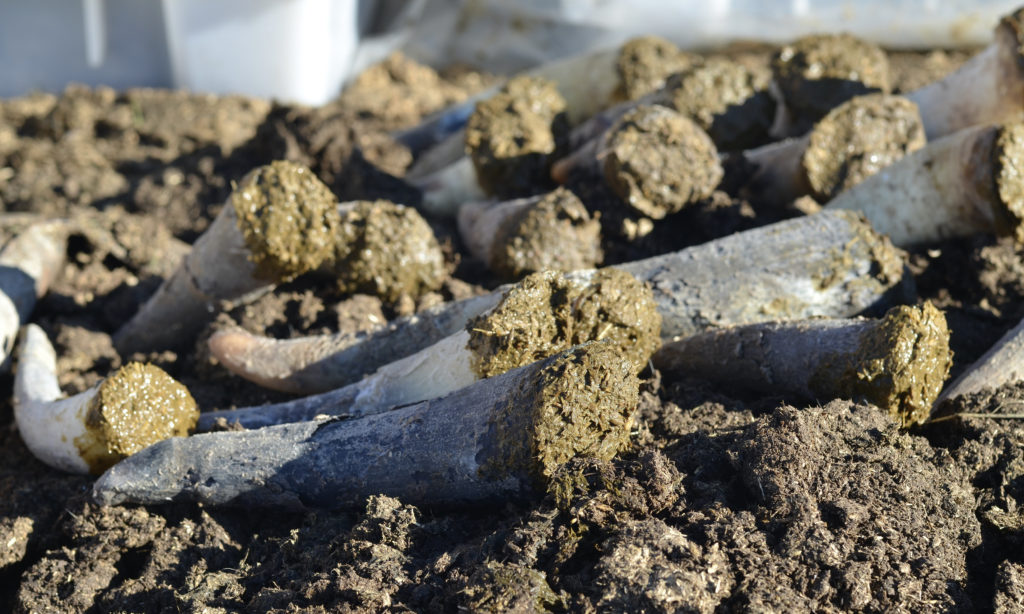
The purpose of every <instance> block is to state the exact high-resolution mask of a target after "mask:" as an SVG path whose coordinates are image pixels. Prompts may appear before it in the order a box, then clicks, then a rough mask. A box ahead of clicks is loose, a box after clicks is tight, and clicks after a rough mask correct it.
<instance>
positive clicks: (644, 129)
mask: <svg viewBox="0 0 1024 614" xmlns="http://www.w3.org/2000/svg"><path fill="white" fill-rule="evenodd" d="M602 150H603V151H602V152H601V153H600V154H599V156H600V157H599V160H600V162H601V164H602V166H603V169H604V177H605V180H606V181H607V183H608V186H609V187H610V188H611V189H612V191H613V192H615V194H616V195H617V196H618V197H619V198H621V199H622V201H623V202H625V203H626V204H627V205H628V206H629V207H631V208H632V209H634V210H635V211H637V212H638V213H640V214H641V215H645V216H647V217H649V218H652V219H655V220H660V219H662V218H664V217H665V216H666V215H669V214H671V213H676V212H677V211H679V210H681V209H683V208H684V207H686V206H687V205H691V204H693V203H695V202H697V201H700V200H703V199H705V198H708V197H709V196H711V193H712V192H713V191H714V189H715V186H717V185H718V182H719V181H721V180H722V176H723V175H724V172H723V170H722V165H721V164H720V163H719V161H718V150H717V149H715V144H714V143H713V142H712V141H711V139H710V138H709V137H708V135H707V133H705V132H704V131H703V130H701V129H700V127H699V126H698V125H697V124H695V123H694V122H693V121H692V120H690V119H687V118H686V117H685V116H684V115H682V114H680V113H677V112H675V111H672V110H670V109H666V108H665V107H661V106H641V107H638V108H637V109H635V110H633V111H630V112H629V113H627V114H626V115H625V116H623V117H622V119H620V120H619V121H618V122H617V123H616V124H615V126H613V127H612V129H611V131H610V132H609V134H608V135H607V136H606V137H605V142H604V143H603V145H602Z"/></svg>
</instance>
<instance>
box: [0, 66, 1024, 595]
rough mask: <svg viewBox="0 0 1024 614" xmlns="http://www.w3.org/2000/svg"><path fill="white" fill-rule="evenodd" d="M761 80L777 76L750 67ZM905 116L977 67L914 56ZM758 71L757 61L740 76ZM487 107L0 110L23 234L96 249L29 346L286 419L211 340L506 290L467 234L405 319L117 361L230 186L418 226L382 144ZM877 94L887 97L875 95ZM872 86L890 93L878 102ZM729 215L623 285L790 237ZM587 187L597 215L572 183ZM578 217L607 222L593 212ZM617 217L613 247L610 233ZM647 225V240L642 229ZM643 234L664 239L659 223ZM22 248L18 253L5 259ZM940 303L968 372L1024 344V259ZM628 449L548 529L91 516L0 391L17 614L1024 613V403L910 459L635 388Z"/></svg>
mask: <svg viewBox="0 0 1024 614" xmlns="http://www.w3.org/2000/svg"><path fill="white" fill-rule="evenodd" d="M744 53H745V55H744V54H741V55H738V56H735V57H737V58H740V59H742V61H743V62H744V63H747V62H756V63H758V64H759V65H760V66H761V67H762V68H763V67H765V66H767V64H768V61H769V55H768V54H767V53H763V52H757V53H754V52H744ZM889 57H890V60H891V66H892V69H891V71H890V73H889V74H890V76H891V77H892V80H893V83H892V85H893V88H894V89H895V90H896V91H905V90H907V89H913V87H916V86H917V85H919V84H920V82H921V81H927V80H931V79H934V78H935V77H937V76H940V75H941V74H943V73H945V72H947V71H949V70H952V69H953V68H955V67H956V66H958V65H959V64H960V63H961V62H962V61H963V60H964V59H965V57H966V54H961V53H944V52H934V53H930V54H891V55H890V56H889ZM738 61H739V59H738ZM491 82H493V79H491V78H490V77H487V76H486V75H479V74H476V73H472V72H467V71H457V72H451V73H446V74H442V75H438V74H436V73H434V72H433V71H431V70H429V69H425V68H423V67H420V66H416V65H414V64H412V63H410V62H408V61H406V60H404V59H402V58H400V57H392V58H390V59H388V60H387V61H386V62H385V63H384V64H382V65H381V66H378V67H375V68H373V69H371V70H370V71H369V72H368V73H366V74H365V75H363V76H362V77H361V78H359V79H358V80H356V82H355V83H354V84H353V85H352V87H351V88H350V89H349V90H348V91H346V92H345V93H344V94H343V95H342V96H340V97H339V98H338V99H337V100H336V101H334V102H332V103H330V104H328V105H326V106H325V107H322V108H319V109H310V108H305V107H301V106H290V105H282V104H270V103H267V102H263V101H259V100H252V99H245V98H239V97H222V98H214V97H208V96H198V95H190V94H185V93H181V92H163V91H151V90H131V91H126V92H115V91H112V90H107V89H95V90H88V89H83V88H71V89H69V90H67V91H66V92H65V93H63V94H61V95H59V96H51V95H45V94H35V95H31V96H27V97H24V98H18V99H11V100H4V101H0V205H2V209H3V210H4V211H5V212H7V213H14V212H22V213H25V214H29V215H40V216H48V217H69V218H72V219H74V220H76V221H78V222H79V224H78V226H77V229H76V230H75V231H74V233H73V234H72V236H71V238H70V241H69V244H68V262H67V265H66V266H65V268H64V270H63V271H62V272H61V274H60V275H59V277H58V279H57V280H56V282H55V283H54V285H53V287H52V289H51V291H50V293H49V294H48V295H47V296H46V297H44V298H43V299H42V300H41V301H40V303H39V304H38V306H37V308H36V311H35V313H34V315H33V321H35V322H37V323H39V324H40V325H41V326H42V327H43V328H44V329H45V330H46V332H47V333H48V334H49V335H50V337H51V339H52V340H53V341H54V343H55V346H56V349H57V352H58V356H59V357H60V360H59V364H58V366H59V368H60V383H61V385H62V386H63V389H64V390H65V391H66V392H67V393H75V392H79V391H81V390H84V389H86V388H87V387H89V386H91V385H93V384H95V383H97V382H98V381H99V380H100V379H102V378H103V377H105V376H107V375H109V374H110V373H112V372H113V371H114V370H115V369H116V368H118V367H120V366H121V365H122V364H125V363H126V362H128V361H129V360H132V359H144V360H148V361H150V362H152V363H154V364H156V365H157V366H159V367H161V368H162V369H164V370H166V371H167V372H168V373H169V374H170V375H171V376H173V377H175V378H176V379H178V380H180V381H181V382H182V383H184V384H185V385H186V386H188V388H189V390H190V391H191V393H192V395H193V396H194V398H195V400H196V401H197V403H198V404H199V406H200V408H202V409H204V410H208V409H215V408H217V409H222V408H228V407H232V406H243V405H252V404H258V403H262V402H268V401H280V400H284V399H285V398H287V396H286V395H283V394H280V393H273V392H268V391H265V390H263V389H260V388H259V387H257V386H255V385H253V384H249V383H246V382H244V381H242V380H240V379H239V378H236V377H233V376H231V375H229V374H228V373H227V372H226V371H225V370H224V369H223V368H221V367H220V366H219V365H217V364H216V363H215V362H214V361H213V360H212V359H211V358H210V357H209V354H208V352H207V351H206V350H205V338H206V337H207V336H208V335H209V334H210V333H211V332H212V331H213V330H215V329H217V328H219V327H224V326H228V325H240V326H242V327H244V328H246V329H248V330H251V331H254V332H257V333H265V334H269V335H272V336H275V337H294V336H299V335H306V334H316V333H321V332H335V331H339V330H350V331H358V330H366V329H368V328H370V327H373V326H376V325H379V324H380V323H381V322H383V321H384V320H385V319H388V318H393V317H395V316H396V315H399V314H403V313H413V312H415V311H416V310H418V309H422V308H424V307H427V306H430V305H433V304H437V303H438V302H440V301H443V300H451V299H453V298H459V297H464V296H468V295H471V294H474V293H477V292H481V291H483V290H484V289H490V288H492V287H493V286H494V285H496V283H497V279H496V278H495V277H494V276H492V275H491V274H489V273H487V272H486V271H485V270H484V269H483V268H482V266H481V265H480V264H479V263H475V262H472V261H470V259H468V258H466V257H465V256H464V255H463V254H464V250H463V249H462V247H461V244H460V242H459V239H458V238H457V234H456V233H455V229H454V225H453V224H452V223H451V222H448V221H442V220H429V222H430V224H431V227H432V229H433V230H434V232H435V233H436V235H437V237H438V239H439V241H440V244H441V246H442V248H443V251H444V254H445V259H446V266H448V267H449V270H452V271H454V273H453V274H452V276H451V277H450V278H449V279H447V280H446V281H445V282H444V284H443V285H442V286H441V287H440V289H437V290H432V291H427V292H424V293H422V294H420V295H419V296H418V297H415V298H414V297H411V296H409V297H407V298H406V299H404V300H402V301H398V302H397V303H395V304H390V303H388V304H385V303H382V302H381V300H380V299H378V298H375V297H371V296H369V295H360V294H347V293H344V292H342V291H341V290H339V288H338V286H337V283H336V282H335V281H334V280H333V279H331V278H330V276H329V275H325V274H322V273H317V274H307V275H303V276H299V277H297V278H296V279H295V280H293V281H291V282H288V283H286V284H283V285H280V286H278V287H277V288H276V289H275V290H274V291H272V292H270V293H268V294H265V295H263V296H261V297H259V298H258V299H256V300H253V301H251V302H247V303H237V304H225V305H224V306H223V307H224V310H223V312H222V313H221V314H220V315H219V316H218V318H217V320H216V321H215V322H214V323H213V324H211V325H210V326H209V327H207V329H206V331H205V332H204V333H202V334H201V335H199V336H198V338H196V339H195V340H194V343H191V344H189V348H190V349H188V350H184V351H181V352H178V353H175V352H159V353H150V354H148V355H147V354H141V355H136V356H120V355H118V353H117V352H116V351H115V350H114V348H113V346H112V344H111V342H110V335H111V334H112V333H113V332H114V331H115V330H116V329H117V327H118V325H119V324H120V323H122V322H124V321H125V320H126V318H128V317H130V315H131V314H132V313H133V312H134V311H135V310H136V309H137V308H138V306H139V305H140V304H141V303H142V302H143V301H144V300H145V299H146V298H147V297H148V296H149V295H150V294H151V293H152V292H153V291H154V290H155V289H156V287H157V286H158V285H159V283H160V281H161V279H162V277H163V276H166V275H167V274H169V272H170V271H171V270H173V268H174V266H175V265H176V263H177V262H178V259H180V257H181V255H182V253H183V248H184V247H185V246H186V245H187V244H188V243H190V242H192V241H194V240H195V238H196V237H197V236H198V235H199V234H200V233H201V232H202V231H203V230H204V229H205V228H206V227H207V226H208V225H209V223H210V221H211V220H212V219H213V217H214V216H215V215H216V214H217V212H218V210H219V208H220V207H221V206H222V204H223V203H224V200H225V198H226V197H227V195H228V193H229V192H230V189H231V186H232V184H233V183H236V182H238V181H240V180H241V178H242V177H243V176H244V175H245V174H246V173H247V172H248V171H250V170H251V169H252V168H254V167H256V166H258V165H261V164H266V163H269V162H271V161H273V160H278V159H288V160H292V161H296V162H301V163H303V164H305V165H307V166H309V167H310V168H311V169H312V170H313V171H314V172H315V173H316V174H317V175H318V176H319V177H320V178H321V179H322V180H323V181H324V182H325V183H326V184H327V185H328V186H329V187H330V188H331V190H332V192H333V193H334V195H335V196H336V198H337V199H338V200H339V201H345V200H356V199H359V200H374V199H377V198H386V199H389V200H391V201H393V202H395V203H400V204H405V205H416V204H417V201H418V194H417V192H416V191H415V190H414V189H412V188H411V187H410V186H408V185H406V184H405V183H404V182H402V180H401V179H400V176H401V174H402V173H403V172H404V170H405V168H406V167H407V166H408V165H409V163H410V161H411V159H412V158H411V154H410V152H409V151H408V150H406V149H405V148H404V147H402V146H400V145H398V144H396V143H395V142H394V141H392V140H391V139H390V138H389V137H388V131H389V130H392V129H396V128H399V127H403V126H410V125H412V124H414V123H415V122H416V121H417V119H418V118H419V117H420V116H421V115H422V114H424V113H428V112H431V111H434V110H437V109H440V108H442V107H443V106H445V105H446V104H449V103H451V102H453V101H456V100H458V99H460V98H461V97H464V96H466V95H467V94H468V93H469V92H471V91H474V90H476V89H479V88H482V87H484V86H485V85H487V84H489V83H491ZM877 86H878V87H884V86H885V84H884V83H880V84H878V85H877ZM873 87H875V85H873ZM740 170H742V169H728V168H727V169H726V173H727V178H726V181H725V182H724V183H723V184H722V185H720V186H719V189H718V190H717V191H715V192H714V193H713V194H711V196H710V197H709V198H705V199H703V200H701V201H700V202H698V203H696V204H694V205H692V206H688V207H687V208H686V209H685V210H683V211H680V212H679V213H674V214H671V215H668V216H666V217H665V219H663V220H660V221H659V222H658V223H657V224H656V225H652V226H650V227H648V228H647V230H646V232H639V231H637V229H638V228H640V224H639V222H638V221H636V220H634V221H633V222H632V223H633V224H634V226H633V230H634V231H635V232H633V234H632V236H629V233H627V232H625V231H624V230H623V229H624V228H626V226H628V224H625V222H624V221H621V220H620V221H621V222H622V224H623V226H622V227H621V228H619V231H613V232H609V231H608V229H607V227H606V229H605V233H604V234H605V254H606V256H605V262H606V263H615V262H621V261H623V260H626V259H632V258H637V257H642V256H646V255H652V254H655V253H660V252H664V251H668V250H670V249H672V250H674V249H679V248H681V247H683V246H685V245H691V244H696V243H701V242H704V241H707V240H710V239H713V238H716V237H718V236H723V235H726V234H729V233H732V232H736V231H738V230H742V229H745V228H750V227H753V226H758V225H762V224H767V223H770V222H772V221H775V220H777V219H779V217H782V216H784V215H794V214H796V212H795V211H791V210H790V211H786V212H779V211H778V210H773V211H771V212H762V213H759V212H758V207H757V205H758V203H757V202H756V201H754V200H741V199H738V198H735V196H734V194H735V193H736V191H735V190H733V189H732V187H731V182H732V183H736V182H738V181H739V180H738V179H737V177H738V176H739V175H737V174H736V173H737V171H740ZM570 187H574V186H573V184H572V183H570ZM577 194H578V195H579V196H580V197H581V199H582V200H583V202H584V203H585V204H586V205H587V206H588V208H590V209H592V210H597V211H601V210H602V209H601V206H600V205H601V202H602V201H601V200H600V199H601V198H611V197H609V196H607V195H605V196H600V194H597V196H595V192H593V191H592V192H590V193H586V192H585V191H584V190H580V191H579V192H577ZM608 221H609V220H608V218H607V217H602V224H604V223H606V222H608ZM627 221H628V220H627ZM648 222H650V220H648ZM0 236H2V237H4V238H6V237H9V236H10V231H8V230H4V231H3V233H2V235H0ZM908 265H909V268H910V271H911V272H912V274H913V276H914V278H915V281H916V282H917V287H918V293H919V298H920V299H921V300H924V299H928V300H931V301H932V302H934V304H935V305H936V306H937V307H938V308H939V309H941V310H942V311H943V313H944V315H945V317H946V319H947V322H948V325H949V329H950V333H951V339H950V340H951V346H952V349H953V351H954V363H953V366H952V373H951V376H953V377H955V376H956V375H958V374H959V373H961V372H962V371H963V370H964V369H965V368H966V367H967V366H968V365H969V364H970V363H971V361H973V360H974V359H976V358H977V357H979V356H980V355H981V354H982V353H983V352H984V351H985V350H986V349H987V348H988V347H989V346H990V345H991V344H992V343H994V342H995V341H996V339H998V338H999V336H1000V335H1001V334H1002V333H1003V332H1005V331H1006V330H1008V329H1009V328H1010V327H1012V326H1013V325H1015V324H1016V323H1017V322H1019V321H1020V319H1021V318H1022V317H1024V251H1022V250H1021V248H1019V247H1018V246H1017V245H1016V244H1015V243H1014V242H1013V241H1012V240H1011V239H1009V238H1004V239H996V238H994V237H990V236H977V237H974V238H971V239H960V240H954V241H947V242H944V243H941V244H935V245H929V246H926V247H924V248H922V249H920V250H918V251H916V252H914V253H913V254H911V255H910V259H909V262H908ZM641 378H642V379H643V380H645V382H644V384H643V385H642V387H641V394H640V404H639V411H638V415H637V418H636V420H635V423H634V426H633V430H632V432H631V436H630V441H629V449H628V450H627V451H626V452H624V453H622V454H620V455H619V456H617V457H616V458H615V459H613V460H610V461H607V460H593V459H591V460H583V459H576V460H572V461H570V462H569V463H567V464H566V465H564V466H562V467H561V468H559V469H558V470H557V471H556V473H555V475H554V476H553V478H552V481H551V486H550V489H549V492H547V493H546V494H543V495H541V496H540V497H538V499H537V500H535V501H533V502H531V503H525V504H508V505H506V506H503V507H495V508H482V509H456V510H451V509H448V510H444V509H426V508H424V509H419V508H415V507H412V506H409V505H407V504H405V503H403V502H401V501H398V500H395V499H392V498H389V497H384V496H378V497H371V498H370V499H369V500H368V501H367V502H366V505H365V507H364V508H363V509H358V510H345V511H337V512H318V513H309V514H283V513H274V512H272V511H271V512H267V511H262V510H261V511H258V512H256V511H254V510H248V509H216V508H204V507H200V506H194V505H184V504H180V505H167V506H154V507H148V508H147V507H136V506H124V507H114V508H98V507H95V506H94V505H92V504H91V503H89V502H88V496H87V495H88V490H89V487H90V485H91V483H92V478H89V477H79V476H69V475H65V474H62V473H59V472H56V471H53V470H51V469H49V468H47V467H45V466H44V465H42V464H41V463H39V462H38V461H36V460H35V459H34V458H33V457H32V455H31V454H30V453H29V452H28V450H27V449H26V448H25V446H24V445H23V444H22V442H21V440H20V438H19V436H18V434H17V432H16V430H15V429H14V427H13V416H12V410H11V407H10V405H9V401H8V399H9V397H10V393H9V391H10V389H11V388H10V387H11V377H10V376H9V375H4V376H0V386H2V387H3V388H4V389H5V390H7V391H8V393H7V394H4V395H0V396H2V398H3V401H2V403H0V424H2V425H4V428H3V429H0V545H2V547H0V610H12V611H20V612H29V611H32V612H114V611H117V612H124V611H133V612H134V611H140V612H150V611H152V612H156V611H190V612H192V611H194V612H200V611H204V612H205V611H209V612H227V611H255V612H276V611H280V612H324V611H368V612H377V611H391V612H400V611H401V612H407V611H417V612H424V611H427V612H429V611H455V610H459V609H464V610H469V611H495V612H497V611H523V612H526V611H543V610H550V611H566V610H567V611H574V612H576V611H584V612H585V611H598V610H601V611H640V610H644V611H649V612H661V611H664V612H671V611H678V610H680V609H688V610H690V611H696V612H716V611H718V612H724V611H735V610H747V611H756V612H767V611H797V612H799V611H840V610H861V611H867V612H891V611H912V612H947V611H963V612H974V611H993V610H998V611H1007V612H1009V611H1020V609H1021V608H1022V607H1024V605H1022V603H1024V602H1022V599H1024V575H1022V574H1024V567H1022V565H1024V558H1022V555H1021V552H1022V550H1021V546H1022V545H1024V522H1022V521H1021V511H1022V509H1024V507H1022V506H1024V423H1021V422H1020V421H1018V420H1010V419H997V417H998V414H1013V413H1020V408H1021V407H1022V406H1024V386H1021V385H1016V386H1012V387H1007V388H1005V389H1002V390H999V391H994V392H990V393H986V394H984V395H979V396H976V397H971V398H968V399H963V400H960V401H959V402H958V403H959V405H957V406H956V407H954V408H952V411H969V412H973V413H982V414H993V417H992V418H970V419H950V420H946V421H944V422H939V423H934V424H926V425H924V426H921V427H916V428H914V429H912V430H910V431H902V430H900V429H899V428H898V426H897V425H896V423H895V422H893V420H892V419H891V418H890V417H889V416H888V415H887V414H886V413H885V412H884V411H883V410H880V409H878V408H876V407H873V406H868V405H857V404H853V403H851V402H849V401H844V400H832V399H821V400H820V401H821V404H820V405H818V404H812V405H808V406H792V405H788V404H786V402H785V400H784V399H779V398H774V397H744V396H742V395H739V394H738V393H735V392H734V391H731V390H729V389H728V388H724V389H723V388H714V387H712V386H710V385H709V384H707V383H706V382H702V381H693V380H679V381H668V380H665V379H663V378H662V377H661V374H659V373H658V372H656V371H652V370H651V369H650V368H647V369H645V370H644V371H643V372H641Z"/></svg>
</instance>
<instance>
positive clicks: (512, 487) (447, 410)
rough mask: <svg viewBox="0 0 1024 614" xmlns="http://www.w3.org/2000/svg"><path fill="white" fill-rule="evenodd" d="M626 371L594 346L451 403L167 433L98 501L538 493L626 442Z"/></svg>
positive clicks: (491, 382)
mask: <svg viewBox="0 0 1024 614" xmlns="http://www.w3.org/2000/svg"><path fill="white" fill-rule="evenodd" d="M638 392H639V381H638V380H637V378H636V376H635V375H634V368H633V365H632V364H630V363H629V361H627V360H625V359H624V358H622V357H621V356H620V355H619V353H618V352H617V351H615V350H614V349H612V348H611V347H609V346H607V345H605V344H602V343H595V344H589V345H586V346H582V347H579V348H574V349H571V350H568V351H565V352H562V353H560V354H558V355H556V356H553V357H551V358H548V359H546V360H544V361H540V362H536V363H532V364H530V365H527V366H524V367H520V368H518V369H514V370H512V371H509V372H507V373H505V374H503V375H499V376H497V377H492V378H488V379H484V380H481V381H479V382H477V383H475V384H473V385H471V386H469V387H467V388H463V389H461V390H459V391H457V392H455V393H453V394H451V395H449V396H446V397H443V398H440V399H435V400H431V401H424V402H421V403H417V404H415V405H411V406H407V407H403V408H400V409H396V410H395V411H390V412H386V413H382V414H377V415H374V416H367V417H365V418H361V419H358V420H341V421H338V420H326V421H324V420H318V421H312V422H300V423H294V424H286V425H281V426H272V427H268V428H263V429H256V430H251V431H233V432H220V433H207V434H202V435H195V436H193V437H188V438H185V439H171V440H167V441H164V442H161V443H158V444H156V445H154V446H150V447H149V448H148V449H146V450H144V451H143V452H141V453H140V454H137V455H135V456H133V457H131V458H129V459H127V460H125V461H122V462H121V463H119V464H117V465H115V466H114V467H112V468H111V469H110V470H108V471H107V472H106V473H105V474H104V475H103V476H102V477H101V478H100V479H99V480H97V482H96V483H95V485H94V486H93V493H92V494H93V499H94V500H95V501H97V502H98V503H101V504H104V505H116V504H121V503H144V504H155V503H164V502H168V501H181V500H192V501H199V502H202V503H205V504H210V505H224V504H231V505H240V506H246V507H257V508H267V507H273V508H291V509H295V508H298V509H309V508H330V509H333V508H358V507H361V506H363V505H364V504H365V501H366V497H368V496H370V495H376V494H381V493H383V494H386V495H389V496H393V497H397V498H399V499H401V500H402V501H405V502H408V503H411V504H414V505H446V506H451V505H467V504H485V503H489V504H499V505H502V504H504V503H506V502H507V501H509V500H511V499H521V498H524V497H530V496H533V495H534V494H536V493H537V492H538V491H540V492H543V490H544V488H545V485H546V484H547V482H548V480H549V479H550V477H551V476H552V474H553V472H554V471H555V470H556V469H557V468H558V467H559V466H560V465H561V464H563V463H565V462H566V461H568V460H569V459H571V458H573V457H576V456H585V457H594V458H599V459H605V460H608V459H611V458H612V457H613V456H614V455H615V454H617V453H618V452H619V451H620V450H622V449H623V448H625V446H626V445H627V443H628V440H629V432H630V428H631V427H632V423H633V418H634V415H635V410H636V407H637V399H638Z"/></svg>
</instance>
